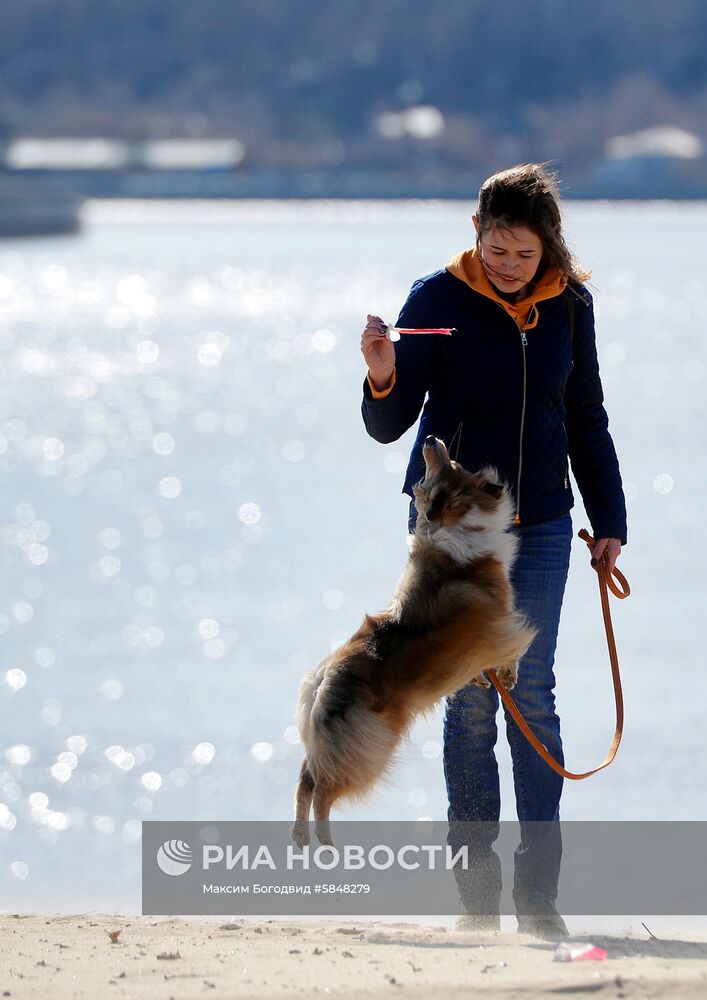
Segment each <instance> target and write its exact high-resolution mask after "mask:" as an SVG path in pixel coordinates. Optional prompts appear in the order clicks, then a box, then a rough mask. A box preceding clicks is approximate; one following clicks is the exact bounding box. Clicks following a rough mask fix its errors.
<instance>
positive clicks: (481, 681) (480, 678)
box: [471, 674, 491, 688]
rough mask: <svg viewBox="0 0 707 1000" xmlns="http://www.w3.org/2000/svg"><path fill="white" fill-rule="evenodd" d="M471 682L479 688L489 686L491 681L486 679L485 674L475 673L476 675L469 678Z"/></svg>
mask: <svg viewBox="0 0 707 1000" xmlns="http://www.w3.org/2000/svg"><path fill="white" fill-rule="evenodd" d="M471 683H472V684H476V686H477V687H480V688H490V687H491V681H490V680H488V679H487V677H486V674H477V675H476V677H472V678H471Z"/></svg>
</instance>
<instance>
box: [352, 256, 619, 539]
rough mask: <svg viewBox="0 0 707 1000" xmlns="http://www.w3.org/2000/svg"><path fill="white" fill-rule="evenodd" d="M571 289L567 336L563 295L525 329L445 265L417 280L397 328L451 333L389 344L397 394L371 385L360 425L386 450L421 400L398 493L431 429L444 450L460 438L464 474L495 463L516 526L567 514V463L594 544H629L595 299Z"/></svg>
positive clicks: (416, 470)
mask: <svg viewBox="0 0 707 1000" xmlns="http://www.w3.org/2000/svg"><path fill="white" fill-rule="evenodd" d="M573 287H574V289H575V290H576V291H577V292H578V293H579V296H575V298H574V315H575V321H574V335H573V338H572V339H571V338H570V330H569V320H568V314H567V307H566V302H565V298H564V296H563V295H557V296H555V297H553V298H550V299H546V300H545V301H541V302H538V303H537V305H536V308H537V309H538V312H539V319H538V323H537V326H535V327H534V328H533V329H530V330H527V331H525V334H521V332H520V329H519V327H518V325H517V323H516V322H515V320H514V319H513V318H512V317H511V316H510V315H509V314H508V313H507V312H506V310H505V309H504V308H503V306H502V305H501V304H500V303H498V302H494V301H493V300H492V299H490V298H488V297H487V296H485V295H482V294H481V293H480V292H477V291H475V290H474V289H472V288H471V287H470V286H469V285H467V284H466V283H465V282H463V281H461V280H460V279H459V278H457V277H455V276H454V275H452V274H450V273H449V272H448V271H446V270H444V269H442V270H439V271H435V272H434V273H433V274H430V275H428V276H427V277H425V278H421V279H419V280H418V281H416V282H415V283H414V284H413V286H412V289H411V291H410V295H409V296H408V299H407V301H406V303H405V305H404V306H403V308H402V311H401V313H400V316H399V317H398V320H397V323H396V326H401V327H455V328H456V332H455V333H453V334H452V336H451V337H444V336H439V335H437V334H429V335H426V334H418V335H416V336H408V337H405V336H403V337H402V338H401V340H399V341H398V342H397V343H396V344H395V371H396V382H395V385H394V386H393V389H392V390H391V391H390V392H389V393H388V395H387V396H385V397H384V398H382V399H374V398H373V395H372V393H371V389H370V385H369V383H368V379H366V380H365V381H364V385H363V395H364V398H363V404H362V413H363V420H364V423H365V425H366V430H367V431H368V433H369V434H370V435H371V436H372V437H374V438H375V439H376V440H377V441H380V442H382V443H384V444H387V443H389V442H391V441H395V440H397V438H399V437H400V436H401V435H402V434H404V432H405V431H406V430H407V429H408V428H409V427H411V426H412V425H413V424H414V423H415V421H416V420H417V418H418V416H419V414H420V410H421V409H422V407H423V403H424V410H423V413H422V419H421V421H420V426H419V429H418V433H417V439H416V441H415V445H414V447H413V450H412V454H411V456H410V462H409V465H408V469H407V475H406V477H405V483H404V485H403V492H404V493H408V494H409V495H410V496H412V485H413V483H416V482H419V480H420V479H422V477H423V476H424V474H425V463H424V460H423V458H422V442H423V441H424V439H425V437H426V436H427V435H428V434H434V435H435V436H436V437H439V438H441V439H442V440H443V441H444V442H445V443H446V444H447V445H448V446H451V445H452V439H453V438H454V436H455V433H456V435H457V439H456V441H455V442H454V446H453V447H451V453H452V457H453V458H456V459H458V461H459V462H460V463H461V464H462V465H463V466H464V467H465V468H467V469H470V470H474V469H478V468H480V467H481V466H483V465H493V466H495V467H496V468H497V469H498V471H499V473H500V475H501V477H502V478H503V479H504V480H505V481H506V483H507V484H508V486H509V487H510V489H511V492H512V494H513V496H514V499H515V502H516V510H517V514H518V517H519V519H520V522H521V524H532V523H535V522H539V521H545V520H548V519H549V518H552V517H557V516H559V515H560V514H565V513H567V512H568V511H569V510H570V509H571V508H572V507H573V505H574V497H573V495H572V489H571V486H570V481H569V464H568V457H569V461H571V463H572V472H573V473H574V476H575V479H576V480H577V484H578V486H579V489H580V491H581V494H582V499H583V501H584V506H585V508H586V511H587V514H588V516H589V519H590V521H591V525H592V529H593V533H594V537H595V538H619V539H620V540H621V542H622V544H624V545H625V544H626V505H625V501H624V494H623V489H622V486H621V475H620V472H619V464H618V460H617V458H616V451H615V449H614V444H613V441H612V440H611V435H610V434H609V429H608V418H607V415H606V410H605V409H604V406H603V402H604V394H603V391H602V387H601V380H600V377H599V363H598V361H597V351H596V342H595V335H594V312H593V307H592V299H591V295H590V294H589V292H588V291H587V289H586V288H585V287H584V286H583V285H574V286H573ZM524 341H525V343H524ZM425 397H427V401H426V402H425ZM460 424H461V430H459V425H460Z"/></svg>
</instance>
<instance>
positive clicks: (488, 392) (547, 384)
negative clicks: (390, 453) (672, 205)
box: [361, 164, 626, 937]
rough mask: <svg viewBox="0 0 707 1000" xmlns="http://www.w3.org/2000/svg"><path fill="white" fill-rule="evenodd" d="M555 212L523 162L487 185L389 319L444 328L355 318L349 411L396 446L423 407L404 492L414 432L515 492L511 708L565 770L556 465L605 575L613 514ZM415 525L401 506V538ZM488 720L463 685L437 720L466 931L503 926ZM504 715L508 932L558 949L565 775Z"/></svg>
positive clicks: (607, 448)
mask: <svg viewBox="0 0 707 1000" xmlns="http://www.w3.org/2000/svg"><path fill="white" fill-rule="evenodd" d="M558 202H559V194H558V191H557V187H556V185H555V182H554V178H553V177H551V176H550V175H549V174H548V173H546V172H545V170H544V169H543V167H541V166H539V165H537V164H528V165H525V166H518V167H513V168H511V169H510V170H505V171H502V172H501V173H498V174H494V175H493V176H492V177H489V178H488V180H486V181H485V182H484V184H483V185H482V187H481V190H480V192H479V203H478V209H477V213H476V215H474V217H473V222H474V228H475V230H476V245H475V247H474V248H473V249H469V250H464V251H462V252H461V253H460V254H458V255H457V256H456V257H454V259H453V260H451V261H450V262H449V263H448V264H447V265H446V267H444V268H442V269H440V270H438V271H435V272H434V273H432V274H430V275H428V276H427V277H424V278H421V279H419V280H418V281H416V282H415V283H414V284H413V286H412V290H411V292H410V295H409V296H408V299H407V301H406V303H405V305H404V306H403V309H402V311H401V313H400V316H399V317H398V320H397V324H396V325H397V326H400V327H412V328H421V327H453V328H455V332H454V333H453V334H452V336H451V337H443V336H436V335H433V334H429V335H424V334H421V335H416V336H409V337H403V338H402V339H401V340H399V341H398V342H397V343H395V344H393V343H391V341H390V340H389V339H388V338H387V336H386V327H385V324H384V323H383V321H382V320H381V319H380V318H379V317H377V316H369V317H368V322H367V324H366V328H365V330H364V332H363V337H362V340H361V349H362V352H363V355H364V357H365V359H366V362H367V364H368V369H369V370H368V376H367V378H366V381H365V382H364V399H363V406H362V411H363V419H364V422H365V425H366V429H367V431H368V433H369V434H370V435H371V436H372V437H374V438H375V439H376V440H378V441H381V442H383V443H388V442H390V441H394V440H396V439H397V438H399V437H400V436H401V434H403V433H404V432H405V431H406V430H407V429H408V428H409V427H410V426H411V425H412V424H413V423H414V422H415V421H416V420H417V418H418V416H419V414H420V410H421V409H422V407H423V403H424V409H423V413H422V419H421V421H420V426H419V430H418V434H417V439H416V442H415V445H414V447H413V450H412V454H411V457H410V463H409V465H408V470H407V476H406V479H405V484H404V486H403V492H405V493H408V494H410V496H412V485H413V484H414V483H415V482H417V481H419V480H420V479H421V478H422V476H423V474H424V462H423V459H422V443H423V442H424V440H425V437H426V436H427V435H428V434H434V435H435V436H436V437H439V438H442V439H443V440H444V441H445V442H446V443H447V444H448V445H449V446H450V451H451V452H452V455H453V457H456V458H457V459H458V461H459V462H460V463H461V464H462V465H463V466H464V467H465V468H468V469H476V468H479V467H481V466H483V465H486V464H490V465H494V466H495V467H496V468H497V469H498V471H499V472H500V474H501V476H502V478H504V479H505V480H506V482H507V483H508V484H509V486H510V488H511V491H512V493H513V496H514V499H515V503H516V510H517V517H516V521H515V524H514V526H513V528H512V530H513V531H514V532H516V533H517V535H518V539H519V545H518V556H517V559H516V562H515V565H514V567H513V571H512V582H513V586H514V589H515V596H516V605H517V607H518V608H520V609H521V610H523V611H525V612H526V614H527V616H528V618H529V620H530V621H531V622H532V623H533V624H534V625H535V626H536V627H537V628H538V629H539V634H538V636H537V637H536V639H535V641H534V642H533V645H532V646H531V648H530V650H529V651H528V653H527V654H526V656H525V657H524V658H523V660H522V662H521V664H520V670H519V678H518V683H517V685H516V687H515V689H514V697H515V700H516V702H517V703H518V705H519V707H520V709H521V711H522V712H523V714H524V716H525V717H526V719H527V720H528V722H529V723H530V725H531V726H532V728H533V729H534V731H535V733H536V734H537V735H538V737H539V738H540V740H541V741H542V742H543V743H544V744H545V746H546V747H547V748H548V750H549V751H550V753H551V754H552V755H553V756H554V757H555V759H556V760H558V761H560V762H563V755H562V743H561V739H560V724H559V718H558V716H557V714H556V712H555V699H554V694H553V690H554V686H555V678H554V673H553V663H554V653H555V646H556V642H557V632H558V628H559V620H560V609H561V606H562V598H563V593H564V588H565V582H566V579H567V571H568V567H569V557H570V544H571V539H572V522H571V518H570V514H569V511H570V509H571V507H572V506H573V504H574V499H573V496H572V490H571V488H570V482H569V462H570V461H571V464H572V471H573V473H574V476H575V479H576V481H577V484H578V486H579V489H580V491H581V494H582V499H583V501H584V506H585V508H586V511H587V514H588V516H589V519H590V521H591V524H592V529H593V534H594V537H595V539H597V542H596V547H595V549H594V553H593V564H594V565H596V564H597V562H598V561H599V560H603V561H604V564H605V566H606V568H607V569H608V570H609V571H611V569H612V568H613V566H614V564H615V563H616V559H617V557H618V555H619V553H620V551H621V546H622V545H625V544H626V508H625V502H624V496H623V490H622V486H621V476H620V473H619V466H618V461H617V458H616V452H615V449H614V445H613V442H612V440H611V436H610V434H609V430H608V419H607V415H606V412H605V410H604V406H603V398H604V397H603V392H602V387H601V381H600V378H599V366H598V362H597V353H596V344H595V334H594V316H593V311H592V299H591V296H590V294H589V292H588V291H587V289H586V287H585V286H584V284H583V282H584V281H585V280H586V279H587V278H588V277H589V272H586V271H583V270H582V269H581V267H580V266H579V264H578V262H577V261H576V260H575V258H574V257H573V256H572V254H571V253H570V251H569V250H568V248H567V246H566V244H565V242H564V239H563V236H562V229H561V217H560V210H559V204H558ZM425 398H426V402H425ZM415 518H416V512H415V508H414V503H411V505H410V524H409V526H410V530H411V531H413V530H414V523H415ZM497 709H498V695H497V693H496V691H495V689H494V688H492V687H482V686H479V685H473V684H472V685H469V687H467V688H465V689H463V690H462V691H460V692H458V693H457V694H456V695H455V696H454V697H453V698H450V699H448V701H447V706H446V715H445V723H444V772H445V779H446V784H447V794H448V798H449V812H448V816H449V821H450V839H451V840H452V842H467V841H470V842H471V843H472V844H473V847H474V856H475V859H476V867H475V871H474V873H473V874H472V875H466V876H464V874H463V873H461V872H460V873H458V878H457V881H458V883H459V888H460V893H461V896H462V902H463V903H464V904H465V905H466V908H467V910H468V912H469V913H475V914H477V916H476V917H474V918H470V921H469V925H470V926H476V927H478V928H481V929H496V928H498V927H499V926H500V921H499V916H498V914H499V899H500V888H501V880H500V865H499V862H498V858H497V856H496V854H495V852H494V851H493V849H492V844H493V842H494V840H495V839H496V837H497V836H498V820H499V816H500V795H499V778H498V767H497V763H496V758H495V754H494V745H495V743H496V737H497V727H496V713H497ZM505 714H506V734H507V737H508V741H509V743H510V748H511V754H512V758H513V778H514V786H515V797H516V808H517V813H518V818H519V820H520V826H521V844H520V845H519V847H518V849H517V850H516V853H515V880H514V890H513V896H514V901H515V905H516V912H517V915H518V925H519V930H523V931H528V932H530V933H533V934H537V935H540V936H545V937H560V936H564V935H566V933H567V928H566V927H565V924H564V921H563V920H562V917H561V916H560V915H559V913H558V912H557V910H556V908H555V899H556V896H557V881H558V878H559V868H560V855H561V840H560V831H559V823H558V820H559V802H560V795H561V791H562V778H561V777H559V776H558V775H556V774H555V772H554V771H552V770H551V769H550V768H549V767H548V765H547V764H546V763H545V762H544V761H543V760H542V759H541V758H540V757H539V755H538V754H537V753H536V752H535V750H533V748H532V747H531V746H530V744H529V743H528V742H527V741H526V740H525V738H524V737H523V735H522V733H521V732H520V731H519V730H518V728H517V726H516V725H515V723H514V722H513V720H512V719H511V718H510V716H509V715H508V713H507V712H506V713H505ZM471 822H473V823H474V827H473V828H466V831H465V828H464V826H463V824H465V823H471ZM472 829H473V836H469V831H470V830H472Z"/></svg>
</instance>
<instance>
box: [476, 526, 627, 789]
mask: <svg viewBox="0 0 707 1000" xmlns="http://www.w3.org/2000/svg"><path fill="white" fill-rule="evenodd" d="M578 534H579V537H580V538H582V539H583V540H584V541H585V542H586V543H587V545H588V546H589V550H590V552H591V551H592V550H593V549H594V546H595V544H596V542H595V541H594V539H593V538H592V536H591V535H590V534H589V532H588V531H587V529H586V528H582V530H581V531H580V532H579V533H578ZM596 570H597V577H598V579H599V597H600V599H601V610H602V614H603V616H604V629H605V631H606V642H607V645H608V647H609V660H610V661H611V676H612V679H613V682H614V700H615V702H616V728H615V730H614V739H613V742H612V744H611V746H610V747H609V751H608V753H607V755H606V757H605V758H604V760H603V761H602V762H601V764H599V766H598V767H594V768H592V770H591V771H585V772H584V773H583V774H575V773H574V772H573V771H567V770H565V768H564V767H562V765H561V764H558V763H557V761H556V760H555V758H554V757H553V756H552V754H551V753H550V752H549V751H548V749H547V747H546V746H545V745H544V744H543V743H541V742H540V740H539V739H538V738H537V736H536V735H535V733H534V732H533V731H532V729H531V728H530V726H529V725H528V723H527V722H526V721H525V719H524V718H523V716H522V714H521V711H520V709H519V708H518V706H517V705H516V703H515V702H514V701H513V698H512V697H511V694H510V692H509V691H508V690H507V689H506V688H505V687H504V686H503V684H501V682H500V681H499V679H498V677H497V676H496V671H495V670H487V671H486V674H487V676H488V679H489V680H490V681H491V683H492V684H493V686H494V687H495V688H496V690H497V691H498V693H499V694H500V696H501V698H502V699H503V703H504V705H505V706H506V708H507V709H508V711H509V712H510V714H511V715H512V716H513V719H514V720H515V722H516V725H517V726H518V728H519V729H520V731H521V732H522V733H523V735H524V736H525V738H526V739H527V740H528V742H529V743H530V744H531V746H532V747H534V748H535V750H537V752H538V753H539V754H540V756H541V757H542V759H543V760H544V761H545V763H546V764H549V765H550V767H551V768H552V769H553V771H556V772H557V773H558V774H561V775H562V777H563V778H572V779H573V780H574V781H579V780H580V779H582V778H588V777H590V775H592V774H596V773H597V771H601V770H603V768H605V767H608V766H609V764H610V763H611V762H612V760H613V759H614V757H615V756H616V751H617V750H618V749H619V743H620V742H621V736H622V734H623V728H624V700H623V694H622V692H621V675H620V673H619V658H618V655H617V653H616V640H615V639H614V629H613V627H612V624H611V612H610V610H609V595H608V592H607V591H608V590H610V591H611V593H612V594H614V596H615V597H618V598H619V600H624V598H626V597H628V596H629V594H630V593H631V589H630V587H629V585H628V581H627V579H626V577H625V576H624V575H623V573H622V572H621V571H620V570H618V569H616V567H614V569H613V570H612V571H611V573H607V571H606V566H605V564H604V557H603V556H602V558H601V560H600V561H599V562H598V563H597V566H596ZM612 576H613V577H615V578H616V580H617V581H618V583H619V584H620V585H621V589H619V587H618V586H617V584H616V583H614V581H613V580H612Z"/></svg>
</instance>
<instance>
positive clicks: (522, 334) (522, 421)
mask: <svg viewBox="0 0 707 1000" xmlns="http://www.w3.org/2000/svg"><path fill="white" fill-rule="evenodd" d="M496 305H497V306H498V308H499V309H500V310H501V311H502V312H503V313H504V314H505V315H506V316H509V314H508V313H507V312H506V310H505V309H504V308H503V306H502V305H501V303H500V302H497V303H496ZM535 308H536V306H534V305H533V306H531V307H530V312H529V313H528V319H527V320H526V323H527V322H529V321H530V317H531V316H532V315H533V310H534V309H535ZM509 318H510V319H513V317H512V316H509ZM513 322H514V323H515V324H516V326H517V327H518V331H519V333H520V342H521V345H522V349H523V405H522V407H521V411H520V440H519V443H518V479H517V484H518V485H517V487H516V501H517V503H516V516H515V517H514V518H513V523H514V524H520V523H521V522H520V474H521V470H522V468H523V427H524V425H525V398H526V391H527V363H526V358H525V349H526V347H527V346H528V338H527V337H526V335H525V330H524V329H523V328H522V326H521V325H520V323H519V322H518V320H513Z"/></svg>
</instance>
